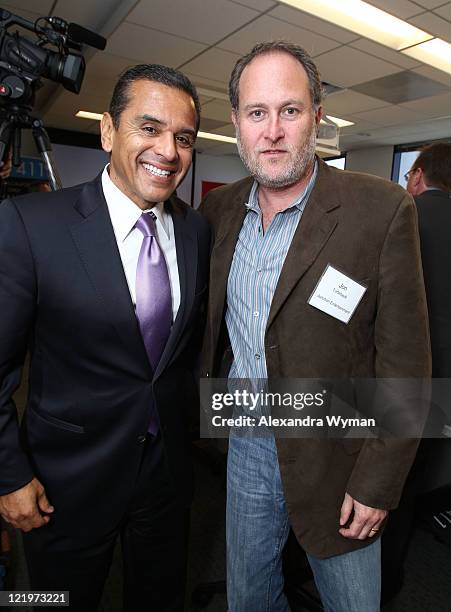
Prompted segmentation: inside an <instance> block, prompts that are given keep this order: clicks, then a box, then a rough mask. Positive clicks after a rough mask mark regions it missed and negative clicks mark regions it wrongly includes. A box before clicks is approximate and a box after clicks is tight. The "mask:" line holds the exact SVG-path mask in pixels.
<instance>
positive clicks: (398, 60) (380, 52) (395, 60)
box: [351, 38, 420, 68]
mask: <svg viewBox="0 0 451 612" xmlns="http://www.w3.org/2000/svg"><path fill="white" fill-rule="evenodd" d="M351 47H354V48H356V49H359V50H360V51H364V52H365V53H369V54H370V55H375V56H376V57H378V58H379V59H382V60H386V61H387V62H391V63H392V64H396V65H397V66H401V67H402V68H415V66H419V65H420V62H419V61H418V60H414V59H412V58H411V57H408V56H407V55H404V54H403V53H397V52H396V51H393V50H392V49H388V48H387V47H384V46H383V45H379V44H377V43H375V42H373V41H372V40H367V39H366V38H360V39H359V40H356V41H355V42H353V43H351Z"/></svg>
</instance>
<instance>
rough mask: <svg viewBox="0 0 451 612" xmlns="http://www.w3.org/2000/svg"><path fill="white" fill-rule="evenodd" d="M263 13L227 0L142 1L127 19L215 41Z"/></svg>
mask: <svg viewBox="0 0 451 612" xmlns="http://www.w3.org/2000/svg"><path fill="white" fill-rule="evenodd" d="M258 15H259V13H257V12H256V11H253V10H251V9H249V8H246V7H244V6H240V5H238V4H234V3H233V2H228V1H227V0H208V2H205V1H204V0H190V1H189V2H185V1H179V2H168V1H167V0H152V10H149V2H145V1H141V2H140V3H139V4H138V5H137V7H136V8H135V9H134V10H133V11H132V12H131V13H130V14H129V15H128V17H127V21H128V22H131V23H135V24H139V25H143V26H146V27H149V28H152V29H155V30H162V31H163V32H168V33H169V34H174V35H176V36H181V37H183V38H187V39H190V40H195V41H198V42H202V43H207V44H213V43H215V42H216V41H217V40H219V39H221V38H223V37H224V36H227V34H229V33H231V32H233V31H234V30H236V29H237V28H239V27H240V26H242V25H243V24H244V23H246V22H247V21H250V20H251V19H252V18H254V17H257V16H258Z"/></svg>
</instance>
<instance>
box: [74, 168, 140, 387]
mask: <svg viewBox="0 0 451 612" xmlns="http://www.w3.org/2000/svg"><path fill="white" fill-rule="evenodd" d="M75 209H76V210H77V211H78V212H79V214H80V215H81V220H80V222H79V223H77V224H75V225H73V226H72V227H71V232H72V237H73V240H74V242H75V246H76V247H77V249H78V252H79V255H80V258H81V260H82V262H83V265H84V267H85V269H86V272H87V274H88V276H89V279H90V281H91V283H92V285H93V286H94V288H95V290H96V292H97V295H98V296H99V307H101V308H102V309H103V311H104V313H105V319H106V320H107V321H108V320H109V321H110V322H111V324H112V326H113V327H114V328H115V330H116V332H117V334H118V335H119V337H120V338H121V340H122V341H123V342H124V344H125V345H126V347H127V349H128V350H129V351H130V353H131V354H133V355H136V359H135V362H136V367H138V368H139V369H140V370H141V372H142V375H143V376H145V377H147V378H148V377H149V376H151V367H150V364H149V361H148V358H147V353H146V350H145V347H144V343H143V341H142V336H141V333H140V331H139V326H138V321H137V319H136V315H135V310H134V307H133V303H132V300H131V297H130V291H129V288H128V284H127V280H126V277H125V273H124V269H123V266H122V261H121V257H120V254H119V250H118V248H117V242H116V238H115V235H114V231H113V227H112V225H111V220H110V216H109V213H108V207H107V204H106V201H105V197H104V195H103V190H102V183H101V177H100V175H99V176H98V177H97V179H96V180H95V181H92V182H91V183H87V184H86V185H85V187H84V188H83V190H82V193H81V195H80V197H79V199H78V201H77V202H76V204H75Z"/></svg>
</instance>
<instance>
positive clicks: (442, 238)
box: [407, 143, 451, 378]
mask: <svg viewBox="0 0 451 612" xmlns="http://www.w3.org/2000/svg"><path fill="white" fill-rule="evenodd" d="M407 175H408V180H407V191H408V192H409V193H410V194H412V195H413V196H414V199H415V203H416V205H417V210H418V226H419V230H420V242H421V258H422V261H423V272H424V282H425V286H426V296H427V300H428V309H429V324H430V332H431V349H432V375H433V376H434V377H444V378H449V377H451V286H450V283H449V280H448V279H449V278H451V258H450V256H449V240H450V236H449V228H450V227H451V144H449V143H437V144H432V145H429V146H427V147H425V148H424V149H423V150H422V151H421V153H420V154H419V155H418V157H417V159H416V160H415V162H414V163H413V166H412V168H411V169H410V170H409V172H408V173H407Z"/></svg>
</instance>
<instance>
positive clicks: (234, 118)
mask: <svg viewBox="0 0 451 612" xmlns="http://www.w3.org/2000/svg"><path fill="white" fill-rule="evenodd" d="M232 123H233V125H234V126H235V130H236V129H237V126H238V111H237V110H236V109H235V108H234V109H232Z"/></svg>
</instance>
